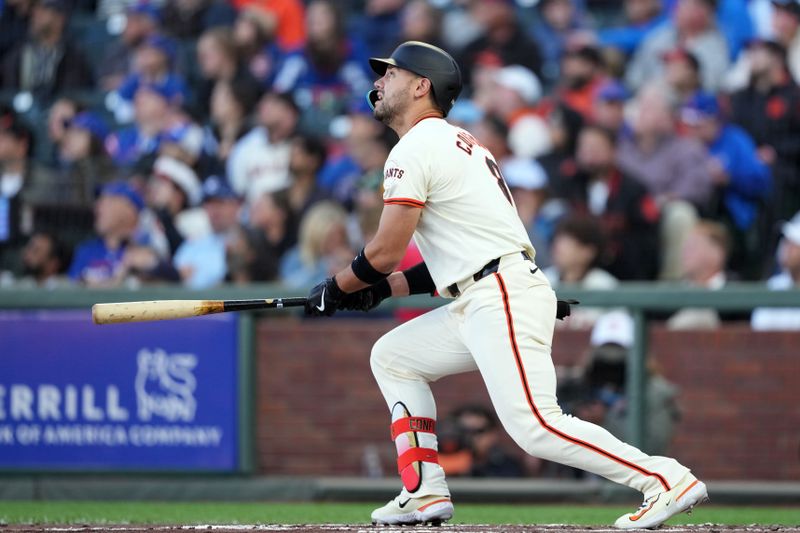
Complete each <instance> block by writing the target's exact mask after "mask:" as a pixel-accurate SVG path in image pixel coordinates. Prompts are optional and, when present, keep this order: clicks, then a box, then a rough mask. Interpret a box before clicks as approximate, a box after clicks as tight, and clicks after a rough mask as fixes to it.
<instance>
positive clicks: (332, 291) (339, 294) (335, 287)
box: [328, 276, 347, 300]
mask: <svg viewBox="0 0 800 533" xmlns="http://www.w3.org/2000/svg"><path fill="white" fill-rule="evenodd" d="M328 294H329V295H330V296H331V298H333V299H334V300H341V299H342V298H344V296H345V294H347V293H346V292H344V291H343V290H342V288H341V287H339V283H338V282H337V281H336V276H333V277H331V279H330V281H329V282H328Z"/></svg>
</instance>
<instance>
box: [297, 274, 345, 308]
mask: <svg viewBox="0 0 800 533" xmlns="http://www.w3.org/2000/svg"><path fill="white" fill-rule="evenodd" d="M345 296H346V293H345V292H343V291H342V289H340V288H339V286H338V285H337V284H336V278H335V277H332V278H328V279H326V280H325V281H323V282H322V283H320V284H318V285H317V286H315V287H314V288H313V289H311V292H309V293H308V299H307V300H306V307H305V311H306V315H309V316H331V315H332V314H333V313H335V312H336V310H337V309H338V308H339V305H340V303H341V300H342V298H343V297H345Z"/></svg>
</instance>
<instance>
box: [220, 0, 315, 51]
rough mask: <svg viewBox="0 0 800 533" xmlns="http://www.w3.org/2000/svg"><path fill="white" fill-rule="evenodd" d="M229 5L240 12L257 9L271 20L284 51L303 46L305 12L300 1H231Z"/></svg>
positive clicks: (304, 38) (304, 40) (304, 39)
mask: <svg viewBox="0 0 800 533" xmlns="http://www.w3.org/2000/svg"><path fill="white" fill-rule="evenodd" d="M231 3H232V4H233V7H235V8H236V9H237V10H238V11H240V12H241V11H242V10H246V9H248V8H250V9H259V10H261V11H263V12H264V14H265V15H266V16H267V17H269V18H271V19H273V20H274V23H273V24H274V27H275V31H276V34H275V36H276V38H277V42H278V45H279V46H280V47H281V48H283V49H284V50H296V49H298V48H300V47H302V46H303V45H304V44H305V42H306V26H305V24H304V20H305V19H304V17H305V12H304V6H303V2H301V0H233V1H232V2H231ZM309 7H310V6H309ZM307 9H308V8H306V10H307Z"/></svg>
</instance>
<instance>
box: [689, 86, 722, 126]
mask: <svg viewBox="0 0 800 533" xmlns="http://www.w3.org/2000/svg"><path fill="white" fill-rule="evenodd" d="M719 114H720V113H719V103H718V102H717V97H716V96H714V95H713V94H709V93H707V92H703V91H698V92H696V93H695V94H694V96H692V97H691V98H689V100H688V101H687V102H686V103H685V104H683V108H682V109H681V120H683V122H685V123H687V124H697V123H698V122H699V121H700V120H702V119H704V118H717V117H719Z"/></svg>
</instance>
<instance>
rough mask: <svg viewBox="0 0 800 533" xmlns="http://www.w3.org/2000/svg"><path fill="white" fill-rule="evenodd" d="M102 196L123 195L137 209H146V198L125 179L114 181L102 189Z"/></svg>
mask: <svg viewBox="0 0 800 533" xmlns="http://www.w3.org/2000/svg"><path fill="white" fill-rule="evenodd" d="M100 196H122V197H123V198H125V199H126V200H128V201H129V202H130V203H131V204H133V206H134V207H135V208H136V210H137V211H141V210H142V209H144V200H142V197H141V196H140V195H139V193H138V192H136V190H135V189H134V188H133V187H131V186H130V185H128V183H126V182H124V181H112V182H111V183H109V184H108V185H106V186H105V187H103V189H102V190H101V191H100Z"/></svg>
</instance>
